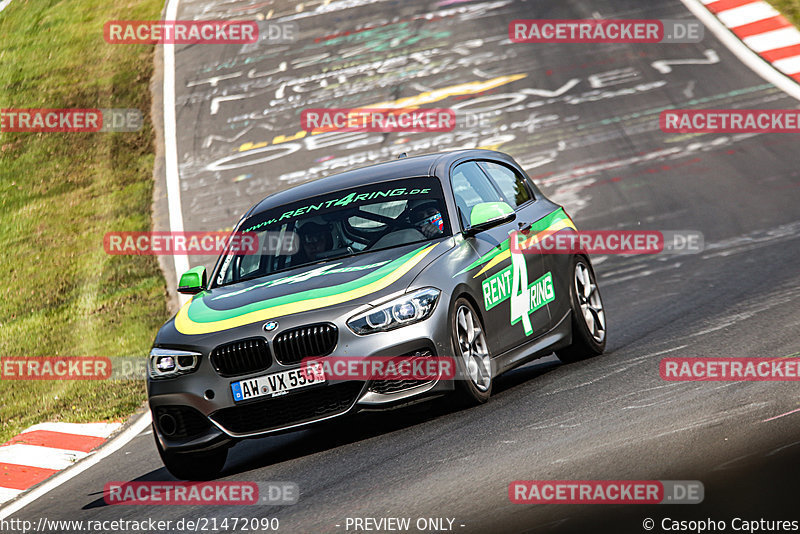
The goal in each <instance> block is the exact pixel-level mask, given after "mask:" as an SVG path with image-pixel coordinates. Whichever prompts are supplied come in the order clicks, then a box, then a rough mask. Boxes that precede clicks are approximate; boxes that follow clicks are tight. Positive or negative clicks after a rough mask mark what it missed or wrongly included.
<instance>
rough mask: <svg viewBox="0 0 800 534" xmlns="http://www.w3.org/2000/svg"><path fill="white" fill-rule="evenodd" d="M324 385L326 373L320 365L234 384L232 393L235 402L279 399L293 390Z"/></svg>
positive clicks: (232, 384)
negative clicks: (269, 398) (260, 398)
mask: <svg viewBox="0 0 800 534" xmlns="http://www.w3.org/2000/svg"><path fill="white" fill-rule="evenodd" d="M324 383H325V373H324V371H323V369H322V365H321V364H318V365H310V366H304V367H302V368H300V369H292V370H291V371H282V372H280V373H273V374H271V375H264V376H257V377H255V378H248V379H247V380H240V381H238V382H232V383H231V391H232V392H233V400H234V401H235V402H239V401H243V400H248V399H254V398H256V397H279V396H280V395H285V394H287V393H288V392H290V391H292V390H293V389H301V388H306V387H308V386H315V385H317V384H324Z"/></svg>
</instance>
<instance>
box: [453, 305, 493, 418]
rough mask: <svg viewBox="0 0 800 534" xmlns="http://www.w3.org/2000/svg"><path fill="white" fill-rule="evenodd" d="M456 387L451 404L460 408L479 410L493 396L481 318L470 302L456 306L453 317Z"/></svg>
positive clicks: (490, 371)
mask: <svg viewBox="0 0 800 534" xmlns="http://www.w3.org/2000/svg"><path fill="white" fill-rule="evenodd" d="M450 331H451V332H452V344H453V357H454V359H455V361H456V377H455V379H456V387H455V389H456V390H455V393H454V394H453V397H452V400H453V401H455V404H456V405H458V406H476V405H478V404H483V403H484V402H486V401H488V400H489V397H490V396H491V394H492V363H491V356H490V354H489V345H488V344H487V343H486V336H485V335H484V333H483V323H482V322H481V318H480V315H478V313H477V312H476V311H475V308H473V307H472V304H470V302H469V301H468V300H467V299H464V298H460V299H458V300H456V302H455V304H454V305H453V314H452V316H451V317H450Z"/></svg>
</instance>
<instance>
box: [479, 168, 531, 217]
mask: <svg viewBox="0 0 800 534" xmlns="http://www.w3.org/2000/svg"><path fill="white" fill-rule="evenodd" d="M480 166H481V167H482V168H483V170H485V171H486V174H488V175H489V176H490V177H491V179H492V181H494V183H495V185H497V188H498V189H500V191H501V192H502V193H503V196H504V197H505V201H506V202H508V204H509V205H510V206H511V207H517V206H520V205H522V204H524V203H526V202H528V201H529V200H530V199H531V192H530V189H529V188H528V186H527V184H526V180H525V177H524V176H522V174H520V173H519V172H518V171H517V170H515V169H512V168H510V167H506V166H505V165H500V164H499V163H494V162H493V161H481V162H480Z"/></svg>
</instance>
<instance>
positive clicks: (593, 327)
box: [556, 256, 606, 363]
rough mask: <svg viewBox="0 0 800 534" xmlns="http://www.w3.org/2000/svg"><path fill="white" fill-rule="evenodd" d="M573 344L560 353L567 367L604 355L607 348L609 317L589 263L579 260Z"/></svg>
mask: <svg viewBox="0 0 800 534" xmlns="http://www.w3.org/2000/svg"><path fill="white" fill-rule="evenodd" d="M570 302H571V305H572V344H571V345H570V346H568V347H566V348H564V349H561V350H559V351H557V352H556V355H557V356H558V358H559V359H560V360H561V361H562V362H564V363H571V362H576V361H580V360H585V359H587V358H591V357H593V356H597V355H599V354H602V353H603V351H604V350H605V348H606V313H605V309H604V308H603V300H602V299H601V298H600V289H599V288H598V287H597V278H595V275H594V270H593V269H592V265H591V263H589V260H588V259H586V258H585V257H583V256H575V257H574V258H573V260H572V281H571V283H570Z"/></svg>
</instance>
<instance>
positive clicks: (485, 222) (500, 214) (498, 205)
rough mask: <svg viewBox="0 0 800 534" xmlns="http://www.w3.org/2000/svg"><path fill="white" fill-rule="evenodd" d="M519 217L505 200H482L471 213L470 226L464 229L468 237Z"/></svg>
mask: <svg viewBox="0 0 800 534" xmlns="http://www.w3.org/2000/svg"><path fill="white" fill-rule="evenodd" d="M516 218H517V214H516V213H514V209H513V208H512V207H511V206H509V205H508V204H506V203H505V202H481V203H480V204H475V206H473V208H472V211H471V212H470V214H469V225H470V226H469V228H467V229H466V230H465V231H464V235H466V236H467V237H471V236H474V235H475V234H477V233H480V232H483V231H484V230H488V229H489V228H494V227H495V226H500V225H501V224H505V223H509V222H511V221H513V220H514V219H516Z"/></svg>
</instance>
